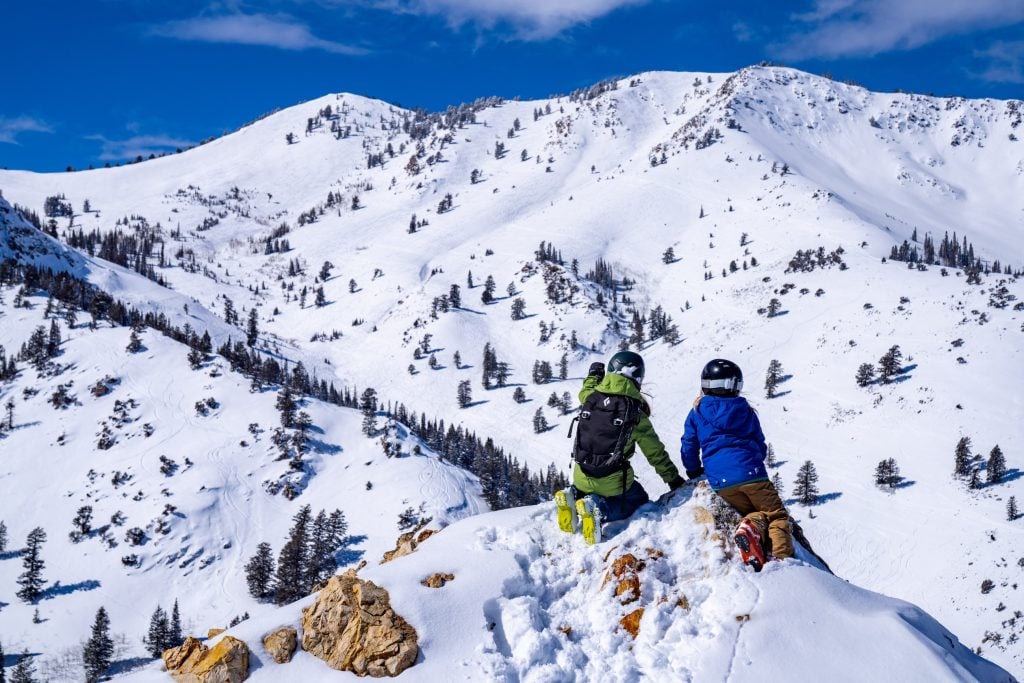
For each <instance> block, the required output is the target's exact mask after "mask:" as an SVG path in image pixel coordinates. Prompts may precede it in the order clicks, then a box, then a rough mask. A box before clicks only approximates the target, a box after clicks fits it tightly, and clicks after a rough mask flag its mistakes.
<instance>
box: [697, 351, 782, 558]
mask: <svg viewBox="0 0 1024 683" xmlns="http://www.w3.org/2000/svg"><path fill="white" fill-rule="evenodd" d="M700 386H701V395H700V396H698V397H697V400H696V401H694V404H693V409H692V410H690V413H689V415H687V416H686V426H685V428H684V430H683V438H682V451H681V452H682V459H683V467H684V468H685V469H686V477H687V479H693V478H695V477H699V476H700V475H701V474H707V479H708V483H709V484H711V488H713V489H714V490H715V492H716V493H717V494H718V495H719V496H721V497H722V498H723V499H724V500H725V501H726V502H727V503H729V505H731V506H732V507H733V509H734V510H736V512H738V513H739V514H740V515H743V518H744V519H743V522H742V523H741V524H740V528H739V529H737V535H736V542H737V545H739V546H740V550H741V552H742V554H743V559H744V561H746V562H747V563H748V564H751V565H753V566H754V569H755V570H759V569H760V567H761V565H763V564H764V562H765V559H766V555H767V553H765V552H764V550H765V549H768V548H770V551H771V554H772V555H774V556H775V557H779V558H783V557H793V541H792V538H791V536H790V525H789V514H788V513H787V512H786V506H785V505H783V503H782V499H781V498H780V497H779V492H778V491H777V490H776V489H775V486H774V485H773V484H772V483H771V481H769V480H768V470H767V469H766V468H765V464H764V460H765V457H766V456H767V453H768V449H767V446H766V445H765V439H764V432H762V431H761V423H760V421H759V420H758V419H757V413H755V412H754V409H753V408H751V407H750V404H749V403H747V400H746V399H745V398H743V397H742V396H740V390H741V389H742V388H743V373H742V371H741V370H740V368H739V366H737V365H736V364H735V363H733V362H732V361H728V360H723V359H720V358H716V359H715V360H713V361H711V362H709V363H708V364H707V365H705V366H704V370H703V371H702V372H701V378H700ZM745 531H746V532H755V531H756V533H755V534H754V535H753V537H751V534H750V533H744V532H745ZM768 540H770V541H771V545H770V546H769V545H768V544H767V543H766V541H768ZM755 542H756V544H757V546H760V547H753V548H752V549H751V548H744V546H745V545H748V544H749V545H751V546H754V543H755Z"/></svg>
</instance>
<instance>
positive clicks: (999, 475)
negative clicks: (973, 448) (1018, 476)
mask: <svg viewBox="0 0 1024 683" xmlns="http://www.w3.org/2000/svg"><path fill="white" fill-rule="evenodd" d="M985 474H986V475H987V479H988V483H989V484H998V483H999V482H1001V481H1002V480H1003V477H1005V476H1006V458H1005V457H1004V456H1003V450H1002V449H1001V448H999V446H998V445H997V446H995V447H994V448H993V449H992V450H991V451H990V452H989V454H988V469H987V470H986V471H985Z"/></svg>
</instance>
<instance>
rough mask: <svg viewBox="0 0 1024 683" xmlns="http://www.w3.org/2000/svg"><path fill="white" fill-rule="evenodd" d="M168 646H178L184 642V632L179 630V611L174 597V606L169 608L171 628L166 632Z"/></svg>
mask: <svg viewBox="0 0 1024 683" xmlns="http://www.w3.org/2000/svg"><path fill="white" fill-rule="evenodd" d="M167 640H168V641H169V643H170V644H169V645H168V647H178V646H179V645H181V644H182V643H183V642H185V637H184V634H183V633H182V631H181V612H180V611H179V610H178V599H177V598H175V599H174V608H173V609H172V610H171V628H170V630H169V631H168V633H167Z"/></svg>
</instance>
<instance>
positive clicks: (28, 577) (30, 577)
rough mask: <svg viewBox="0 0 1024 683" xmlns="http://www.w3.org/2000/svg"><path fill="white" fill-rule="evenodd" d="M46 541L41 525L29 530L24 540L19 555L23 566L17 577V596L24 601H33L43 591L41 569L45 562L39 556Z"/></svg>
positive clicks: (44, 582)
mask: <svg viewBox="0 0 1024 683" xmlns="http://www.w3.org/2000/svg"><path fill="white" fill-rule="evenodd" d="M45 541H46V532H45V531H43V528H42V527H38V526H37V527H36V528H35V529H33V530H32V531H30V532H29V534H28V538H27V539H26V541H25V552H24V553H23V554H22V557H21V564H22V566H23V567H24V568H25V571H24V572H22V574H21V576H19V577H18V585H19V586H21V588H20V589H19V590H18V592H17V596H18V597H19V598H21V599H22V600H24V601H25V602H29V603H34V602H35V601H36V600H38V599H39V596H40V595H41V594H42V592H43V586H44V585H46V581H45V580H44V579H43V569H44V567H45V566H46V564H45V563H44V562H43V558H42V557H40V552H41V550H42V547H43V542H45Z"/></svg>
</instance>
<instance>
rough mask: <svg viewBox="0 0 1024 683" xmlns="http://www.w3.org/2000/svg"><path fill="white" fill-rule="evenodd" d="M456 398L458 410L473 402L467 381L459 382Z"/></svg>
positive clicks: (471, 391)
mask: <svg viewBox="0 0 1024 683" xmlns="http://www.w3.org/2000/svg"><path fill="white" fill-rule="evenodd" d="M457 398H458V401H459V407H460V408H465V407H467V406H468V405H469V404H470V403H472V402H473V390H472V388H470V385H469V380H468V379H464V380H462V381H461V382H459V390H458V396H457Z"/></svg>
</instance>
